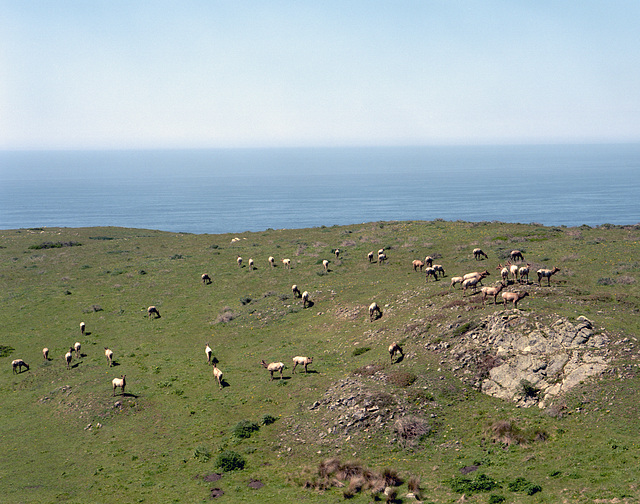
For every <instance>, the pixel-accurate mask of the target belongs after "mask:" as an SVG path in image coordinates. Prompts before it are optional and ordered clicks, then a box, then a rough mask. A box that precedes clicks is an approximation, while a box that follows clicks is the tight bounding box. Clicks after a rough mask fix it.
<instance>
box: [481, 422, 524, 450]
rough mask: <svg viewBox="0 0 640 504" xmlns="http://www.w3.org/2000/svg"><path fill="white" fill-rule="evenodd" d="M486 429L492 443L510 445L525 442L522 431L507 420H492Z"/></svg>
mask: <svg viewBox="0 0 640 504" xmlns="http://www.w3.org/2000/svg"><path fill="white" fill-rule="evenodd" d="M488 431H489V437H490V439H491V440H492V441H493V442H494V443H500V444H503V445H506V446H511V445H512V444H516V445H517V444H520V443H524V442H525V437H524V435H523V434H522V431H521V430H520V429H518V428H517V427H516V426H515V425H513V423H512V422H509V421H507V420H499V421H497V422H494V423H493V424H491V425H490V426H489V429H488Z"/></svg>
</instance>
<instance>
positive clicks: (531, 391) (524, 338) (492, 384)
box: [452, 310, 609, 407]
mask: <svg viewBox="0 0 640 504" xmlns="http://www.w3.org/2000/svg"><path fill="white" fill-rule="evenodd" d="M608 341H609V339H608V337H607V336H606V334H605V333H603V332H600V331H596V330H595V329H594V327H593V324H592V323H591V321H589V320H588V319H587V318H585V317H579V318H578V319H577V321H576V322H575V323H572V322H570V321H569V320H568V319H566V318H561V317H558V318H557V319H556V320H555V322H552V323H551V324H549V325H545V323H543V322H542V321H541V320H540V319H537V318H536V317H535V315H533V314H530V313H526V312H521V311H519V310H505V311H502V312H497V313H495V314H493V315H491V316H490V317H487V318H485V319H483V320H482V321H481V323H480V324H478V325H477V326H476V327H475V328H473V329H472V330H470V331H468V332H466V333H465V334H464V335H463V336H462V337H461V338H460V340H459V341H457V342H456V343H457V344H456V345H455V347H454V349H453V350H452V353H453V354H455V355H454V357H455V358H456V359H457V360H458V362H463V363H464V362H467V363H468V362H473V361H475V362H476V363H477V362H479V360H480V359H479V358H478V356H479V355H484V356H485V362H486V357H487V356H489V357H491V359H490V362H491V365H490V366H487V367H486V368H485V369H484V372H483V373H480V376H477V379H476V382H475V386H476V387H478V388H479V389H480V390H481V391H482V392H484V393H485V394H488V395H491V396H495V397H499V398H501V399H506V400H509V401H517V402H520V403H521V404H522V405H524V406H531V405H533V404H538V405H539V406H540V407H544V406H545V405H546V404H548V403H549V401H550V400H552V398H553V397H555V396H558V395H560V394H562V393H564V392H566V391H567V390H569V389H571V388H572V387H575V386H576V385H577V384H579V383H581V382H583V381H585V380H587V379H588V378H589V377H591V376H595V375H599V374H601V373H602V372H603V371H604V370H605V369H606V368H607V366H608V363H607V359H606V346H607V343H608ZM454 344H455V343H454ZM452 346H453V344H452Z"/></svg>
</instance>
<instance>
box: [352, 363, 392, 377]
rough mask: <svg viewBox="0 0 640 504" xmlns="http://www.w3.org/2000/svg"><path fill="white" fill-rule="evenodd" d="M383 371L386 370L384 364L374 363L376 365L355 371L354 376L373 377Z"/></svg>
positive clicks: (369, 365)
mask: <svg viewBox="0 0 640 504" xmlns="http://www.w3.org/2000/svg"><path fill="white" fill-rule="evenodd" d="M383 369H384V366H383V365H382V364H379V363H374V364H368V365H366V366H363V367H361V368H358V369H356V370H354V371H353V374H354V375H360V376H373V375H374V374H376V373H377V372H378V371H382V370H383Z"/></svg>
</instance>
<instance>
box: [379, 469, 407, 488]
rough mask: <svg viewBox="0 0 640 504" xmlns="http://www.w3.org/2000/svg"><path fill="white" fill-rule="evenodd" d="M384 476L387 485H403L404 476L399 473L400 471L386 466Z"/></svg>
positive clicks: (383, 471)
mask: <svg viewBox="0 0 640 504" xmlns="http://www.w3.org/2000/svg"><path fill="white" fill-rule="evenodd" d="M382 478H383V479H384V482H385V484H386V485H387V486H391V487H396V486H400V485H402V483H403V481H402V478H401V477H400V476H399V475H398V471H396V470H395V469H390V468H388V467H385V468H384V469H383V470H382Z"/></svg>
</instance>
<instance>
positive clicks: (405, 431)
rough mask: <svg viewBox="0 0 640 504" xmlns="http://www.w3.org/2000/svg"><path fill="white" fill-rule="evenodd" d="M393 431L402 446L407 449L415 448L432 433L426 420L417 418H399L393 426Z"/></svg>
mask: <svg viewBox="0 0 640 504" xmlns="http://www.w3.org/2000/svg"><path fill="white" fill-rule="evenodd" d="M393 429H394V430H395V431H396V432H397V434H398V438H399V442H400V444H401V445H402V446H405V447H411V446H415V445H416V444H417V443H418V442H419V441H420V440H421V439H422V438H423V437H424V436H426V435H427V434H429V432H430V431H431V428H430V427H429V424H428V423H427V421H426V420H423V419H421V418H418V417H415V416H407V417H402V418H399V419H398V420H396V423H395V424H394V425H393Z"/></svg>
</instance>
